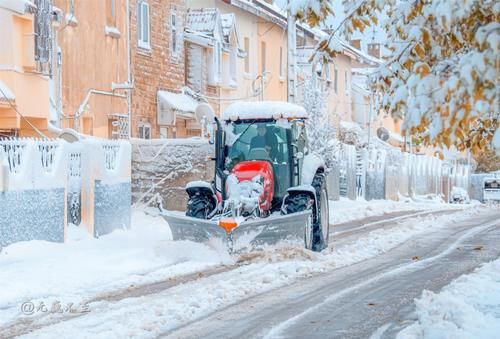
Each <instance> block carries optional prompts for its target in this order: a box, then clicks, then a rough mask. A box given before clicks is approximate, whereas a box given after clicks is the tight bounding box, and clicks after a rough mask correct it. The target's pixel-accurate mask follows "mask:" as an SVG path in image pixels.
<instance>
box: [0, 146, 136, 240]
mask: <svg viewBox="0 0 500 339" xmlns="http://www.w3.org/2000/svg"><path fill="white" fill-rule="evenodd" d="M82 201H83V202H85V203H84V204H82ZM130 205H131V186H130V144H129V143H127V142H123V141H96V140H83V141H79V142H76V143H67V142H65V141H63V140H36V139H8V140H0V206H1V207H0V247H2V246H6V245H8V244H10V243H13V242H17V241H24V240H47V241H57V242H62V241H64V239H65V233H66V228H67V224H68V222H71V223H73V224H83V225H85V227H87V229H88V231H89V232H90V233H91V234H93V235H95V236H98V235H99V234H104V233H107V232H110V231H111V230H113V229H115V228H118V227H129V226H130Z"/></svg>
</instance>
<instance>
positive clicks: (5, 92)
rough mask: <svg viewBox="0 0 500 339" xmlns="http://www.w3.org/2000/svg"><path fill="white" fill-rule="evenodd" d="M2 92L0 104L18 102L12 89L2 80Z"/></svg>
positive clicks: (0, 93)
mask: <svg viewBox="0 0 500 339" xmlns="http://www.w3.org/2000/svg"><path fill="white" fill-rule="evenodd" d="M0 90H1V91H0V102H1V101H4V102H7V101H15V100H16V96H15V95H14V93H12V91H11V90H10V88H9V87H8V86H7V85H6V84H5V83H4V82H2V80H0Z"/></svg>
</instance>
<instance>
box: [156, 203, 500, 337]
mask: <svg viewBox="0 0 500 339" xmlns="http://www.w3.org/2000/svg"><path fill="white" fill-rule="evenodd" d="M499 220H500V211H498V210H492V211H488V212H487V213H484V214H483V215H482V216H475V217H473V218H471V219H470V220H466V221H464V222H460V223H455V224H453V225H450V226H449V227H447V228H442V229H439V231H437V232H429V233H425V234H424V235H421V236H418V237H415V238H412V239H411V241H408V242H406V243H404V244H402V245H401V246H399V247H397V248H395V249H394V250H392V251H390V252H388V253H386V254H383V255H380V256H377V257H375V258H373V259H369V260H366V261H363V262H360V263H357V264H354V265H351V266H347V267H344V268H340V269H337V270H334V271H331V272H329V273H327V274H324V275H320V276H315V277H313V278H310V279H306V280H302V281H300V282H297V283H295V284H293V285H291V286H286V287H283V288H280V289H277V290H272V291H270V292H267V293H264V294H261V295H258V296H255V297H252V298H249V299H247V300H245V301H243V302H240V303H238V304H236V305H232V306H229V307H227V308H225V309H223V310H219V311H218V312H216V313H213V314H211V315H210V316H207V317H205V318H203V319H199V320H197V321H195V322H192V323H190V324H187V325H185V326H183V327H181V328H177V329H175V330H174V331H171V332H168V333H164V335H163V337H168V338H252V337H256V338H260V337H267V338H367V337H370V335H371V334H372V333H373V332H374V331H376V330H377V329H379V328H381V327H382V326H384V327H385V328H386V330H385V331H384V332H383V334H382V337H383V338H384V337H388V338H392V337H394V335H395V333H397V332H398V330H399V329H400V328H402V327H404V326H405V325H406V324H407V323H408V322H409V321H410V320H411V319H412V311H413V299H414V298H416V297H418V296H420V294H421V292H422V290H423V289H428V290H432V291H439V290H440V289H441V287H443V286H444V285H446V284H448V283H449V282H450V281H451V280H453V279H454V278H456V277H458V276H459V275H462V274H465V273H468V272H471V271H472V270H473V269H474V268H476V267H477V266H479V265H480V264H481V263H483V262H486V261H490V260H493V259H496V258H498V257H499V255H500V246H499V245H498V244H500V221H499Z"/></svg>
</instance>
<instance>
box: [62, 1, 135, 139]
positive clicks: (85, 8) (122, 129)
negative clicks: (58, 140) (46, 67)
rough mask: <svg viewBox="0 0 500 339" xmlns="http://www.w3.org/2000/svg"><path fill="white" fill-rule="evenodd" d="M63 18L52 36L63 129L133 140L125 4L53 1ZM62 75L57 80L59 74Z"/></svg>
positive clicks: (118, 2) (121, 2)
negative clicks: (128, 88) (54, 43)
mask: <svg viewBox="0 0 500 339" xmlns="http://www.w3.org/2000/svg"><path fill="white" fill-rule="evenodd" d="M53 4H54V6H57V8H59V9H60V11H61V12H62V13H63V18H62V23H61V25H60V27H59V28H58V29H57V30H56V31H55V32H54V39H55V41H57V45H58V46H57V48H58V51H57V54H58V58H57V60H58V64H57V68H55V69H54V71H55V72H54V74H55V76H56V77H59V79H60V82H61V85H60V98H59V99H57V96H56V100H55V101H56V102H55V105H56V107H57V108H58V113H59V118H60V123H59V127H61V128H73V129H75V130H77V131H78V132H80V133H83V134H86V135H93V136H97V137H102V138H127V137H128V135H129V130H128V129H129V126H128V116H129V113H130V112H129V105H128V100H129V99H128V91H127V90H125V89H123V88H126V87H128V86H127V83H128V82H129V81H130V78H129V67H130V65H129V57H128V22H127V8H126V4H127V1H126V0H105V1H103V0H86V1H75V0H54V1H53ZM58 70H59V74H58Z"/></svg>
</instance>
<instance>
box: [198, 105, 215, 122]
mask: <svg viewBox="0 0 500 339" xmlns="http://www.w3.org/2000/svg"><path fill="white" fill-rule="evenodd" d="M194 115H195V116H196V120H198V122H200V123H201V121H202V119H203V118H205V119H206V120H207V122H212V121H214V118H215V112H214V110H213V108H212V106H210V105H209V104H207V103H201V104H198V106H196V109H195V110H194Z"/></svg>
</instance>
